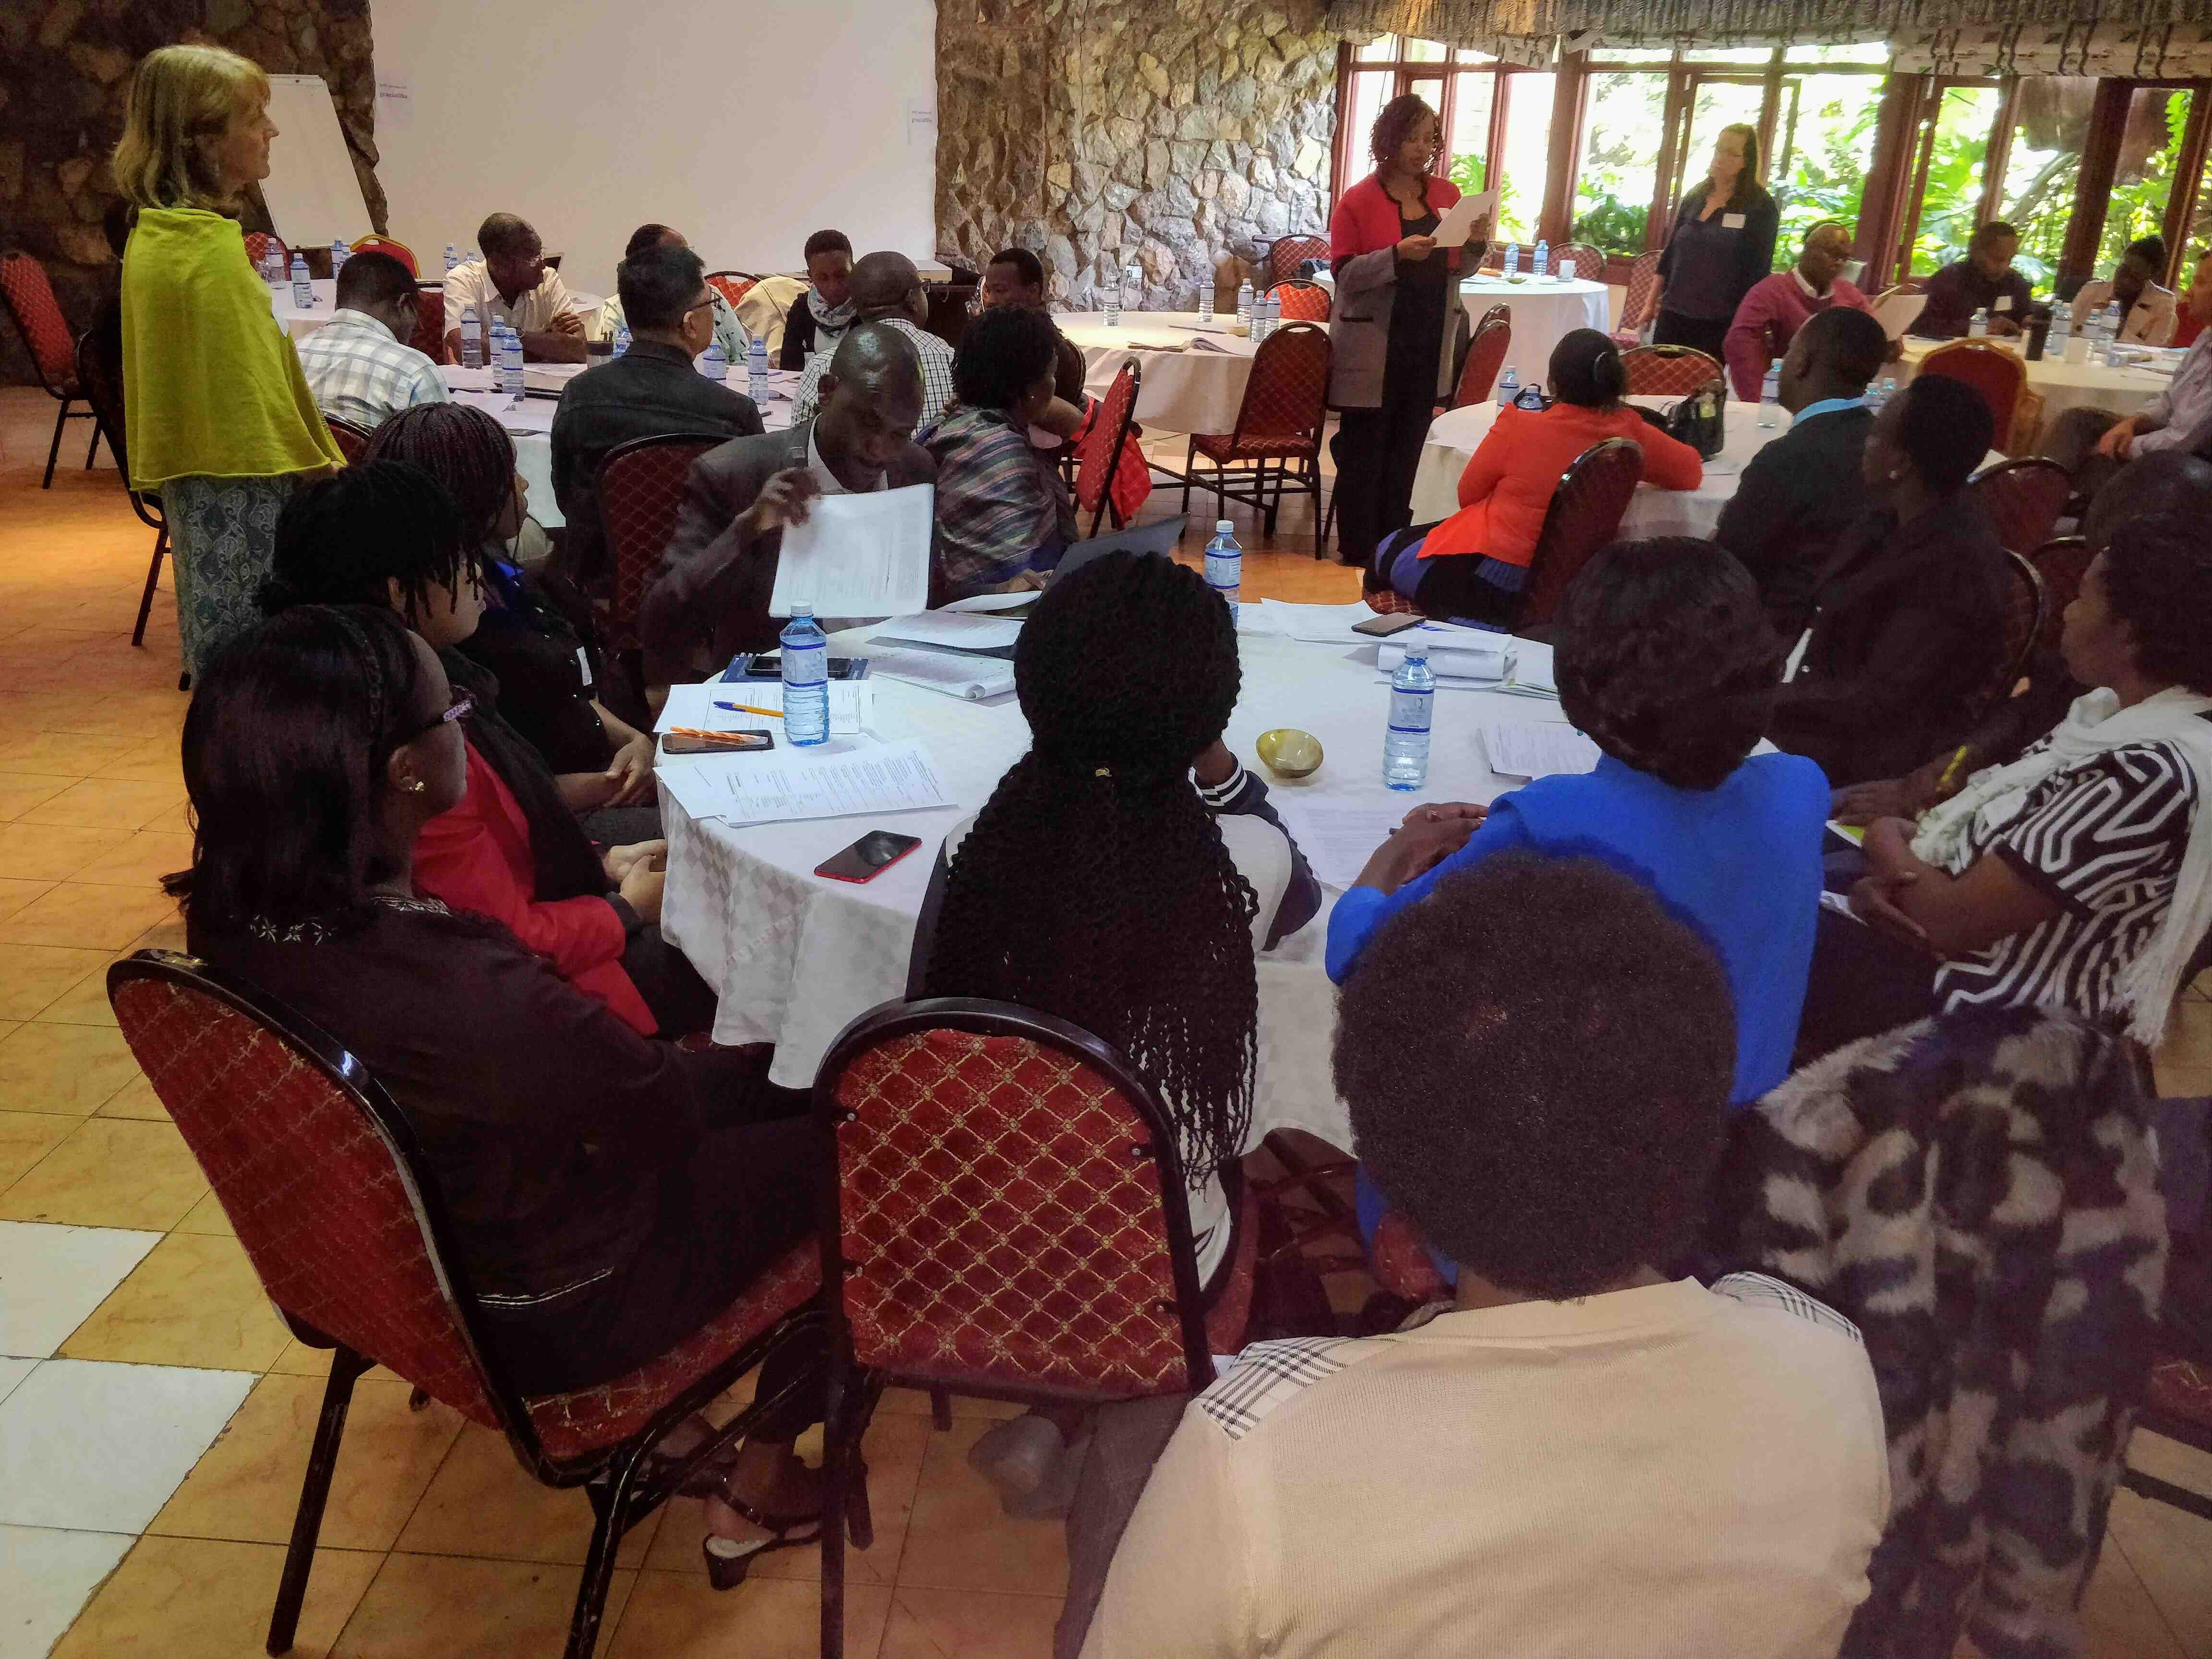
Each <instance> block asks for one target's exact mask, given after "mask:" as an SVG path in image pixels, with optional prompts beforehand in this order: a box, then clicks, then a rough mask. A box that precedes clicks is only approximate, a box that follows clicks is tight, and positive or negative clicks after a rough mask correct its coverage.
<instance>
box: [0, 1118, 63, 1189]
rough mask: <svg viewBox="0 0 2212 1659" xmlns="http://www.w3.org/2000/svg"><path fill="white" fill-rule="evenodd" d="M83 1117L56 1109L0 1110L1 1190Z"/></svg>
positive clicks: (49, 1149) (52, 1146) (54, 1145)
mask: <svg viewBox="0 0 2212 1659" xmlns="http://www.w3.org/2000/svg"><path fill="white" fill-rule="evenodd" d="M82 1121H83V1120H82V1119H81V1118H78V1117H75V1116H64V1115H62V1114H60V1113H58V1112H16V1111H0V1190H4V1189H5V1188H7V1186H8V1185H9V1182H13V1181H14V1180H15V1178H16V1176H20V1175H21V1174H22V1173H23V1171H24V1170H27V1169H29V1168H30V1167H31V1166H32V1165H33V1164H36V1163H37V1162H38V1161H39V1160H40V1158H44V1157H45V1156H46V1154H47V1153H48V1152H52V1151H53V1149H54V1148H55V1147H56V1146H59V1145H60V1144H61V1142H62V1139H63V1138H64V1136H66V1135H67V1134H69V1133H70V1131H71V1130H73V1129H75V1128H76V1127H77V1125H78V1124H79V1123H81V1122H82Z"/></svg>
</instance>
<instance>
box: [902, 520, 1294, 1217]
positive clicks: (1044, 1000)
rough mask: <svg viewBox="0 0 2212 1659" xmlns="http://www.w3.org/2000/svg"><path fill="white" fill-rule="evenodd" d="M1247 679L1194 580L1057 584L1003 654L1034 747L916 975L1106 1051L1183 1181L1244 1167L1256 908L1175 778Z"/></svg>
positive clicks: (949, 900) (1154, 559)
mask: <svg viewBox="0 0 2212 1659" xmlns="http://www.w3.org/2000/svg"><path fill="white" fill-rule="evenodd" d="M1239 683H1240V673H1239V670H1238V665H1237V635H1236V629H1235V626H1234V624H1232V623H1231V621H1230V617H1229V612H1228V611H1227V609H1226V608H1225V606H1224V605H1222V603H1221V602H1220V600H1218V599H1216V598H1215V597H1214V596H1213V594H1212V592H1209V591H1208V590H1207V588H1206V584H1205V582H1204V581H1203V580H1200V577H1199V575H1198V574H1197V573H1196V572H1195V571H1193V570H1189V569H1187V568H1184V567H1182V566H1181V565H1178V564H1176V563H1174V562H1172V561H1170V560H1168V559H1164V558H1161V557H1159V556H1157V555H1152V554H1137V553H1115V554H1109V555H1107V556H1105V557H1103V558H1100V559H1097V560H1095V561H1093V562H1091V563H1090V564H1086V565H1085V566H1083V567H1082V568H1080V569H1079V570H1076V571H1073V572H1072V573H1070V574H1068V575H1067V576H1066V578H1064V579H1062V580H1059V581H1055V582H1054V584H1053V585H1052V586H1051V587H1050V588H1049V589H1048V590H1047V592H1046V593H1045V596H1044V598H1043V599H1042V600H1040V601H1039V602H1038V605H1037V607H1036V611H1035V612H1034V613H1033V614H1032V615H1031V616H1030V620H1029V622H1028V623H1026V624H1025V625H1024V628H1023V629H1022V637H1021V641H1020V643H1019V644H1018V645H1017V646H1016V647H1015V648H1014V684H1015V686H1016V689H1017V690H1018V693H1019V696H1020V698H1021V705H1022V713H1023V714H1024V715H1025V716H1027V717H1028V720H1029V723H1030V738H1031V744H1032V747H1031V748H1030V752H1029V753H1028V754H1027V755H1025V756H1024V757H1022V758H1021V759H1020V760H1018V761H1017V762H1016V763H1014V764H1013V766H1012V768H1011V769H1009V770H1008V771H1007V773H1006V776H1004V777H1003V778H1001V779H1000V781H999V787H997V788H996V789H995V790H994V791H993V792H992V794H991V799H990V800H989V801H988V802H987V803H986V805H984V807H983V810H982V811H981V813H979V814H978V815H977V816H976V818H975V825H974V827H973V828H972V829H970V830H969V833H968V836H967V838H966V839H965V840H964V841H963V842H962V843H961V846H960V850H959V852H958V853H957V854H956V855H955V856H954V858H953V860H952V864H951V871H950V874H949V878H948V879H947V881H946V884H945V902H944V908H943V910H942V911H941V913H940V915H939V921H938V926H937V931H936V935H935V938H934V939H933V942H932V944H931V947H930V956H929V962H928V966H927V970H926V974H925V979H924V990H925V993H926V994H928V995H932V996H976V997H995V998H998V999H1000V1000H1004V1001H1007V1002H1017V1003H1020V1004H1022V1005H1024V1006H1027V1007H1031V1008H1036V1009H1040V1010H1042V1011H1043V1012H1046V1013H1050V1014H1057V1015H1059V1016H1060V1018H1063V1019H1067V1020H1072V1021H1073V1022H1074V1023H1075V1024H1079V1025H1081V1026H1083V1027H1085V1029H1086V1030H1090V1031H1091V1032H1093V1033H1095V1034H1096V1035H1097V1036H1099V1037H1101V1038H1103V1040H1104V1041H1105V1042H1109V1043H1111V1044H1112V1045H1113V1046H1114V1047H1115V1048H1118V1049H1120V1050H1121V1053H1122V1054H1124V1055H1126V1056H1127V1058H1128V1060H1129V1061H1130V1063H1131V1064H1132V1065H1133V1066H1135V1068H1136V1070H1137V1072H1138V1073H1139V1075H1140V1076H1141V1077H1143V1078H1144V1079H1146V1081H1147V1082H1148V1083H1150V1084H1151V1085H1152V1087H1153V1088H1154V1089H1155V1090H1157V1091H1158V1093H1159V1094H1160V1096H1161V1097H1162V1099H1163V1101H1164V1103H1165V1104H1166V1107H1167V1109H1168V1113H1169V1115H1170V1119H1171V1120H1172V1121H1174V1123H1175V1125H1176V1133H1177V1139H1178V1144H1179V1147H1180V1150H1181V1152H1182V1159H1183V1167H1184V1168H1185V1170H1187V1171H1188V1172H1189V1175H1190V1176H1191V1177H1192V1178H1194V1179H1195V1178H1196V1177H1198V1176H1201V1175H1206V1174H1210V1173H1211V1172H1212V1170H1215V1169H1217V1168H1218V1167H1219V1166H1220V1165H1221V1164H1225V1163H1226V1162H1228V1161H1229V1160H1231V1159H1232V1158H1237V1157H1239V1156H1241V1155H1242V1154H1243V1151H1244V1138H1245V1135H1246V1133H1247V1132H1248V1130H1249V1128H1250V1126H1251V1120H1252V1078H1253V1070H1254V1066H1255V1059H1256V1054H1257V1040H1256V1030H1257V1022H1258V1011H1259V987H1258V981H1257V977H1256V973H1255V969H1254V966H1253V960H1252V935H1251V925H1252V920H1253V917H1254V916H1255V915H1256V914H1257V912H1258V910H1259V896H1258V895H1257V894H1256V893H1255V891H1254V890H1253V889H1252V886H1251V884H1250V883H1249V882H1248V881H1246V880H1245V879H1244V878H1243V876H1242V875H1241V874H1240V873H1239V872H1238V871H1237V866H1236V864H1235V862H1234V861H1233V860H1231V857H1230V854H1229V849H1228V848H1227V847H1225V845H1224V844H1223V842H1222V839H1221V830H1220V828H1219V826H1218V825H1217V824H1216V823H1214V821H1213V816H1212V813H1211V812H1209V811H1207V810H1206V805H1205V803H1204V802H1203V801H1201V800H1200V799H1199V796H1198V792H1197V790H1196V789H1194V787H1192V785H1191V781H1190V776H1189V773H1190V766H1191V763H1192V762H1193V761H1194V759H1196V758H1197V757H1198V756H1199V755H1200V753H1202V752H1203V751H1204V750H1206V747H1207V746H1208V745H1209V744H1212V743H1213V742H1214V741H1215V740H1216V739H1217V738H1219V737H1220V736H1221V733H1222V731H1223V730H1224V728H1225V727H1226V726H1227V725H1228V723H1229V714H1230V711H1231V709H1232V708H1234V707H1235V706H1236V702H1237V689H1238V685H1239Z"/></svg>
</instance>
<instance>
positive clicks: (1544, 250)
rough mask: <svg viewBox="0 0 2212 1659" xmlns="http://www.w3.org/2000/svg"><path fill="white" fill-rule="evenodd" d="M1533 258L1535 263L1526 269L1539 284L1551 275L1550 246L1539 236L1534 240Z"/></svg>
mask: <svg viewBox="0 0 2212 1659" xmlns="http://www.w3.org/2000/svg"><path fill="white" fill-rule="evenodd" d="M1534 258H1535V263H1534V264H1531V265H1530V266H1529V267H1528V269H1529V270H1530V271H1531V272H1532V273H1533V274H1534V276H1535V278H1536V280H1537V281H1538V282H1540V283H1541V282H1542V281H1543V280H1544V278H1545V277H1547V276H1549V275H1550V274H1551V270H1552V245H1551V244H1550V243H1549V242H1547V241H1546V240H1544V239H1543V238H1542V237H1541V236H1539V237H1538V238H1537V239H1536V252H1535V256H1534Z"/></svg>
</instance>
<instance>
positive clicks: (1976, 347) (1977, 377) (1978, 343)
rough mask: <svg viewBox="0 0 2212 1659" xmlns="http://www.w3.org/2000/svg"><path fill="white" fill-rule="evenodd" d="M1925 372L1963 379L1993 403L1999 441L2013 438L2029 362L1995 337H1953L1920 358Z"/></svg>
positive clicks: (1991, 412)
mask: <svg viewBox="0 0 2212 1659" xmlns="http://www.w3.org/2000/svg"><path fill="white" fill-rule="evenodd" d="M1920 372H1921V373H1922V374H1943V375H1948V376H1949V377H1950V378H1951V379H1952V380H1962V381H1964V382H1965V383H1966V385H1968V386H1972V387H1973V389H1974V390H1975V391H1976V392H1978V393H1979V394H1980V395H1981V399H1982V401H1983V402H1984V404H1988V405H1989V410H1990V421H1991V422H1992V423H1993V425H1994V428H1995V441H1996V443H1997V444H1999V445H2001V446H2002V445H2004V444H2007V443H2009V442H2010V441H2011V436H2012V417H2013V414H2014V411H2015V410H2017V409H2018V408H2019V406H2020V393H2021V387H2023V386H2026V385H2027V362H2025V361H2024V360H2023V359H2021V358H2020V357H2018V356H2015V355H2014V353H2012V352H2011V351H2009V350H2008V349H2006V348H2004V347H2003V346H2001V345H1999V344H1997V343H1996V342H1995V341H1993V340H1953V341H1951V342H1950V343H1948V344H1947V345H1940V346H1937V347H1936V349H1935V350H1933V351H1931V352H1929V354H1928V355H1927V356H1925V357H1923V358H1922V359H1921V360H1920Z"/></svg>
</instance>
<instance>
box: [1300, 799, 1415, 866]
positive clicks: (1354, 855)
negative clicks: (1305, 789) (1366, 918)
mask: <svg viewBox="0 0 2212 1659" xmlns="http://www.w3.org/2000/svg"><path fill="white" fill-rule="evenodd" d="M1267 804H1268V805H1271V806H1273V808H1274V809H1275V811H1277V812H1279V814H1281V816H1282V820H1283V824H1284V827H1285V828H1286V829H1289V830H1290V832H1291V840H1292V841H1295V842H1297V844H1298V850H1299V851H1300V852H1301V853H1304V854H1305V855H1306V862H1307V863H1308V864H1310V866H1313V872H1314V874H1315V875H1316V877H1317V878H1320V879H1321V880H1322V882H1323V883H1325V884H1327V885H1328V886H1331V887H1334V888H1337V889H1340V890H1341V889H1344V888H1347V887H1349V886H1351V885H1352V883H1354V882H1355V881H1357V880H1358V878H1359V872H1361V871H1362V870H1364V869H1365V868H1366V867H1367V860H1369V859H1370V858H1372V857H1374V856H1375V849H1376V848H1378V847H1380V846H1381V845H1382V844H1383V842H1386V841H1388V840H1389V839H1390V832H1391V831H1392V830H1394V829H1396V828H1397V827H1398V826H1399V825H1400V824H1401V823H1404V822H1405V821H1406V814H1407V811H1409V810H1410V809H1411V806H1412V803H1411V802H1410V801H1375V800H1362V801H1344V800H1311V799H1307V798H1306V797H1304V796H1303V795H1299V794H1297V793H1293V792H1292V791H1291V790H1287V789H1278V790H1277V791H1275V792H1274V793H1273V794H1272V795H1270V796H1269V797H1268V798H1267Z"/></svg>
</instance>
